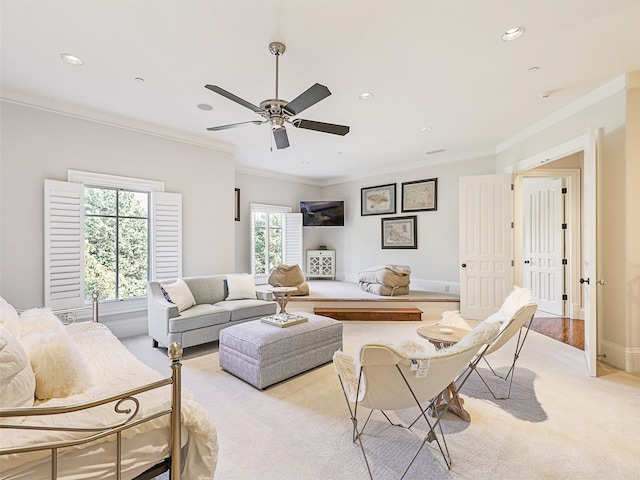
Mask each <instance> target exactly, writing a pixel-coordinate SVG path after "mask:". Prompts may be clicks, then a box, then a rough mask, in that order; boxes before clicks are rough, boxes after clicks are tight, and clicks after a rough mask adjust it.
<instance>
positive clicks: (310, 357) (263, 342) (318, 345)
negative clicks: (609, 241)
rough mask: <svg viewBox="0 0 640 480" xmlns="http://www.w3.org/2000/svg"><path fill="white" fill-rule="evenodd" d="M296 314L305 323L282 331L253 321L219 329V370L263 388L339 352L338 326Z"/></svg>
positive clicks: (309, 367)
mask: <svg viewBox="0 0 640 480" xmlns="http://www.w3.org/2000/svg"><path fill="white" fill-rule="evenodd" d="M298 314H299V315H302V316H304V317H307V318H308V319H309V320H308V321H307V322H304V323H299V324H297V325H291V326H290V327H284V328H279V327H275V326H273V325H268V324H265V323H262V322H261V321H260V320H254V321H251V322H245V323H241V324H239V325H233V326H231V327H227V328H225V329H223V330H221V331H220V343H219V357H220V367H221V368H222V369H223V370H226V371H227V372H229V373H231V374H233V375H235V376H236V377H239V378H241V379H242V380H244V381H245V382H247V383H250V384H251V385H253V386H254V387H256V388H260V389H264V388H267V387H268V386H269V385H273V384H274V383H278V382H280V381H282V380H286V379H287V378H291V377H293V376H295V375H298V374H299V373H302V372H306V371H307V370H310V369H312V368H314V367H317V366H319V365H322V364H324V363H328V362H330V361H331V360H332V357H333V354H334V353H335V352H336V350H341V349H342V323H340V322H339V321H337V320H334V319H332V318H327V317H322V316H320V315H314V314H312V313H298Z"/></svg>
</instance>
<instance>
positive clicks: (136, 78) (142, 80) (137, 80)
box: [134, 77, 144, 83]
mask: <svg viewBox="0 0 640 480" xmlns="http://www.w3.org/2000/svg"><path fill="white" fill-rule="evenodd" d="M134 80H135V81H136V82H140V83H144V78H142V77H135V78H134Z"/></svg>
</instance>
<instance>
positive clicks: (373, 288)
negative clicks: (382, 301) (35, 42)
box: [358, 282, 409, 297]
mask: <svg viewBox="0 0 640 480" xmlns="http://www.w3.org/2000/svg"><path fill="white" fill-rule="evenodd" d="M358 285H359V286H360V289H361V290H364V291H365V292H368V293H373V294H374V295H381V296H384V297H393V296H395V295H407V294H408V293H409V287H389V286H387V285H382V284H380V283H366V282H359V283H358Z"/></svg>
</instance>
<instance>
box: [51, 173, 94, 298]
mask: <svg viewBox="0 0 640 480" xmlns="http://www.w3.org/2000/svg"><path fill="white" fill-rule="evenodd" d="M44 192H45V193H44V211H45V215H44V218H45V225H44V243H45V249H44V257H45V263H44V304H45V305H46V306H47V307H51V308H52V309H54V310H55V309H61V308H73V307H80V306H82V305H84V186H83V185H80V184H77V183H67V182H59V181H55V180H45V181H44Z"/></svg>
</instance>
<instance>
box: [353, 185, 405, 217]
mask: <svg viewBox="0 0 640 480" xmlns="http://www.w3.org/2000/svg"><path fill="white" fill-rule="evenodd" d="M389 213H396V184H395V183H390V184H389V185H379V186H377V187H367V188H361V189H360V215H361V216H365V215H384V214H389Z"/></svg>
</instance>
